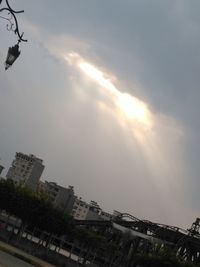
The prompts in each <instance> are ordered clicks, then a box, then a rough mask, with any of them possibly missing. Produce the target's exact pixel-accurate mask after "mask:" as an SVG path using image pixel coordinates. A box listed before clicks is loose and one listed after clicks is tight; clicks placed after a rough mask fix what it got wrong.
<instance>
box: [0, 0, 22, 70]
mask: <svg viewBox="0 0 200 267" xmlns="http://www.w3.org/2000/svg"><path fill="white" fill-rule="evenodd" d="M3 1H4V2H5V7H3V8H1V9H0V12H3V11H5V12H7V15H6V17H5V16H0V18H2V19H4V20H7V22H8V24H7V25H6V26H7V30H8V31H13V32H14V33H15V34H16V35H17V36H18V42H17V44H16V45H14V46H12V47H9V48H8V54H7V57H6V61H5V70H7V69H8V68H9V67H11V66H12V64H13V63H14V62H15V60H16V59H17V58H18V57H19V55H20V51H19V43H20V42H27V40H26V39H24V38H23V35H24V33H23V32H22V33H20V31H19V27H18V21H17V17H16V14H19V13H23V12H24V10H20V11H16V10H14V9H12V8H11V6H10V4H9V2H8V0H0V5H1V4H2V2H3Z"/></svg>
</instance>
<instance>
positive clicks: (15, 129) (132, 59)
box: [0, 0, 200, 227]
mask: <svg viewBox="0 0 200 267" xmlns="http://www.w3.org/2000/svg"><path fill="white" fill-rule="evenodd" d="M10 3H11V5H12V6H13V8H16V9H21V8H22V9H25V13H24V14H21V15H19V16H18V17H19V24H20V28H21V30H22V31H24V32H25V37H26V38H28V40H29V41H28V43H27V44H24V43H23V44H21V46H20V49H21V55H20V57H19V59H17V61H16V62H15V63H14V65H13V67H12V68H11V69H9V70H8V71H6V72H5V71H4V68H3V62H4V60H5V56H6V53H7V48H8V46H11V45H14V43H15V42H16V40H17V39H16V36H15V35H14V34H12V33H11V32H8V31H6V23H5V21H3V20H1V21H0V34H1V42H0V63H1V67H0V81H1V83H0V125H1V126H0V158H1V159H2V160H1V164H3V165H4V166H5V167H6V170H5V172H4V174H6V172H7V169H8V167H9V166H10V164H11V162H12V160H13V158H14V155H15V152H17V151H20V152H23V153H28V154H29V153H33V154H35V155H36V156H38V157H41V158H42V159H43V160H44V164H45V166H46V168H45V171H44V173H43V180H50V181H55V182H57V183H59V184H61V185H64V186H68V185H73V186H74V187H75V192H76V194H77V195H79V196H81V197H82V198H83V199H85V200H87V201H89V200H90V199H93V200H95V201H97V202H98V203H99V204H100V205H101V207H102V208H103V209H104V210H106V211H110V212H111V211H112V210H113V209H116V210H119V211H121V212H129V213H131V214H133V215H134V216H136V217H139V218H143V219H149V220H153V221H158V222H161V223H166V224H171V225H177V226H183V227H189V226H190V225H191V224H192V222H193V221H194V220H195V218H196V217H199V211H200V210H199V201H200V196H199V188H200V179H199V171H200V165H199V158H200V142H199V131H200V119H199V102H200V90H199V84H200V75H199V70H200V32H199V29H200V15H199V10H200V2H199V0H193V1H188V0H187V1H185V0H165V1H161V0H101V1H100V0H71V1H70V0H58V1H53V0H41V1H39V0H36V1H31V0H18V1H14V0H12V1H10Z"/></svg>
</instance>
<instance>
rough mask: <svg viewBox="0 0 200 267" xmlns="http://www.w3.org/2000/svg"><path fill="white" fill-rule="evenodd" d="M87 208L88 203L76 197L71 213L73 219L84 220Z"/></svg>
mask: <svg viewBox="0 0 200 267" xmlns="http://www.w3.org/2000/svg"><path fill="white" fill-rule="evenodd" d="M89 208H90V206H89V204H88V203H86V202H85V201H83V200H82V199H81V198H76V200H75V202H74V205H73V209H72V213H71V215H72V216H73V218H74V219H75V220H86V218H87V214H88V211H89Z"/></svg>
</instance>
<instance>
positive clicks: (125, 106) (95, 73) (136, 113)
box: [65, 53, 153, 129]
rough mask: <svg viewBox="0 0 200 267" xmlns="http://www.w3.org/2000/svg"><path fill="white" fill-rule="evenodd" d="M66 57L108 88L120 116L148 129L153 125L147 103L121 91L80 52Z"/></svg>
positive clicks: (107, 90)
mask: <svg viewBox="0 0 200 267" xmlns="http://www.w3.org/2000/svg"><path fill="white" fill-rule="evenodd" d="M65 59H66V60H67V61H68V63H70V64H73V65H75V66H77V67H78V68H79V69H80V70H81V71H82V72H83V73H84V74H85V75H86V76H87V77H88V78H89V79H90V80H93V81H95V82H96V83H97V84H98V85H100V86H101V87H102V88H104V89H106V91H105V92H107V95H108V96H109V97H110V98H111V99H112V101H113V103H114V105H115V107H116V110H117V112H118V113H119V115H120V118H122V117H123V118H124V120H129V121H132V122H137V123H140V124H141V125H143V126H144V127H145V128H147V129H150V128H151V127H152V124H153V122H152V116H151V112H150V110H149V109H148V106H147V104H146V103H144V102H143V101H141V100H139V99H138V98H136V97H134V96H132V95H130V94H128V93H122V92H120V90H118V89H117V88H116V86H115V85H114V84H113V83H112V81H111V79H109V75H108V74H106V73H105V72H102V71H101V70H99V69H98V68H97V67H96V66H94V65H92V64H90V63H89V62H87V61H85V60H84V59H83V58H82V57H80V56H79V55H78V54H76V53H70V54H68V55H67V56H65Z"/></svg>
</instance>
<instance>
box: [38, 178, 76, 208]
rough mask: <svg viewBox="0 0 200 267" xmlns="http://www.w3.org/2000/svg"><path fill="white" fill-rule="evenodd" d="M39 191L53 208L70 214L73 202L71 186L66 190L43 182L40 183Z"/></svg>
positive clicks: (54, 184)
mask: <svg viewBox="0 0 200 267" xmlns="http://www.w3.org/2000/svg"><path fill="white" fill-rule="evenodd" d="M39 191H40V192H41V193H42V194H45V195H46V197H47V198H48V199H49V200H50V201H51V202H52V203H53V205H54V206H55V207H57V208H59V209H61V210H63V211H64V212H66V213H71V211H72V208H73V205H74V201H75V195H74V188H73V186H69V187H68V188H66V187H63V186H60V185H58V184H57V183H55V182H48V181H45V182H40V184H39Z"/></svg>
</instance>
